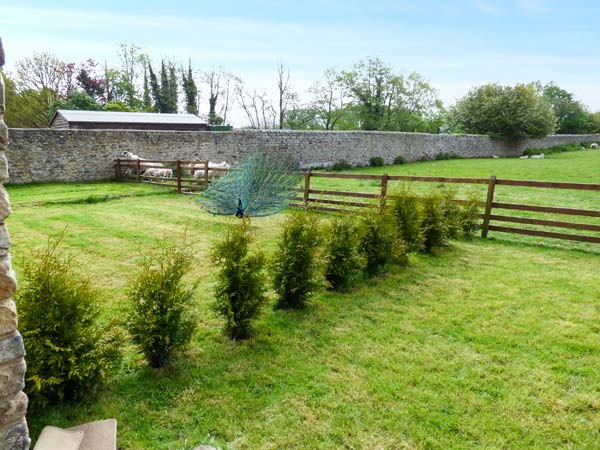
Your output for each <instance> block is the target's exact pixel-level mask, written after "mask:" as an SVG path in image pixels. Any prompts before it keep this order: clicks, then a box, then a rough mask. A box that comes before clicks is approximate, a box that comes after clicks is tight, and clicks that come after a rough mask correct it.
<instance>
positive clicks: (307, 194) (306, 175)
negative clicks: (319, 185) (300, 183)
mask: <svg viewBox="0 0 600 450" xmlns="http://www.w3.org/2000/svg"><path fill="white" fill-rule="evenodd" d="M309 200H310V169H309V170H307V171H306V172H304V209H307V208H308V202H309Z"/></svg>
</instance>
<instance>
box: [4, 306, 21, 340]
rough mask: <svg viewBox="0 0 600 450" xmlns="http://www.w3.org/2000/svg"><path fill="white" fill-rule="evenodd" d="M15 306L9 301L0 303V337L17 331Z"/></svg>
mask: <svg viewBox="0 0 600 450" xmlns="http://www.w3.org/2000/svg"><path fill="white" fill-rule="evenodd" d="M17 325H18V318H17V305H15V302H13V301H12V300H11V299H8V300H4V301H2V302H0V336H3V335H5V334H9V333H12V332H13V331H15V330H16V329H17Z"/></svg>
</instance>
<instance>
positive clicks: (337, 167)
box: [330, 159, 352, 172]
mask: <svg viewBox="0 0 600 450" xmlns="http://www.w3.org/2000/svg"><path fill="white" fill-rule="evenodd" d="M330 169H331V170H333V171H334V172H341V171H342V170H349V169H352V166H351V165H350V163H349V162H348V161H346V160H345V159H340V160H339V161H337V162H336V163H335V164H333V165H332V166H331V167H330Z"/></svg>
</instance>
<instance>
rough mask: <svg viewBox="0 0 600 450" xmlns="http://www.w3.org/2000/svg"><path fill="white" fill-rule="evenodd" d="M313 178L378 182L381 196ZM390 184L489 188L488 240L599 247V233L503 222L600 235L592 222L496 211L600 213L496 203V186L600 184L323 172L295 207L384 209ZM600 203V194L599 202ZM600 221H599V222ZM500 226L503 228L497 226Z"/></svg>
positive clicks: (307, 182) (597, 187)
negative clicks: (501, 237)
mask: <svg viewBox="0 0 600 450" xmlns="http://www.w3.org/2000/svg"><path fill="white" fill-rule="evenodd" d="M312 178H337V179H354V180H377V181H379V183H380V189H379V192H378V193H365V192H349V191H337V190H324V189H313V188H312V187H311V179H312ZM390 181H400V182H411V183H412V182H429V183H432V182H433V183H451V184H476V185H487V198H486V201H485V202H481V203H480V206H482V207H483V208H484V211H483V213H482V214H480V218H481V219H482V222H481V236H482V237H484V238H485V237H487V235H488V233H489V232H490V231H496V232H501V233H515V234H521V235H528V236H538V237H546V238H555V239H566V240H570V241H578V242H589V243H594V244H600V234H595V235H585V234H572V233H564V232H556V231H548V230H543V229H542V230H540V229H531V228H516V227H514V226H505V225H502V224H503V223H510V224H525V225H536V226H541V227H551V228H564V229H570V230H578V231H592V232H595V233H600V225H599V224H592V223H577V222H566V221H559V220H549V219H544V218H531V217H518V216H509V215H503V214H496V213H495V212H496V211H495V210H513V211H528V212H537V213H547V214H559V215H568V216H580V217H598V218H600V211H598V210H585V209H575V208H566V207H554V206H539V205H525V204H516V203H504V202H496V201H494V193H495V189H496V186H500V185H504V186H522V187H528V188H539V189H571V190H579V191H597V192H599V193H600V184H584V183H560V182H547V181H526V180H503V179H498V178H496V177H495V176H492V177H490V178H449V177H420V176H391V175H386V174H383V175H361V174H344V173H323V172H314V173H313V172H310V171H308V172H305V173H304V188H299V189H296V191H297V192H299V193H302V196H301V197H300V196H298V197H295V198H294V201H295V203H294V204H293V206H296V207H302V208H310V209H313V210H317V211H327V212H346V213H348V212H355V211H357V209H358V210H359V209H360V208H365V207H373V206H374V205H379V206H385V204H386V201H387V199H388V185H389V182H390ZM598 203H599V204H600V195H599V202H598ZM599 222H600V221H599ZM496 223H500V225H496Z"/></svg>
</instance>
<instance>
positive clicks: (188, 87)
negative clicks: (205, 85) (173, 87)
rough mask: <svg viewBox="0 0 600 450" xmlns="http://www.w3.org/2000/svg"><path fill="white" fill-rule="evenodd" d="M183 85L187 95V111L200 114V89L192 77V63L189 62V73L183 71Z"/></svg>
mask: <svg viewBox="0 0 600 450" xmlns="http://www.w3.org/2000/svg"><path fill="white" fill-rule="evenodd" d="M181 84H182V86H183V92H184V95H185V110H186V112H188V113H189V114H196V115H197V114H198V100H197V97H198V88H197V87H196V83H195V82H194V76H193V75H192V61H191V60H190V61H189V65H188V73H187V75H186V74H185V71H184V70H183V68H182V69H181Z"/></svg>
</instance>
